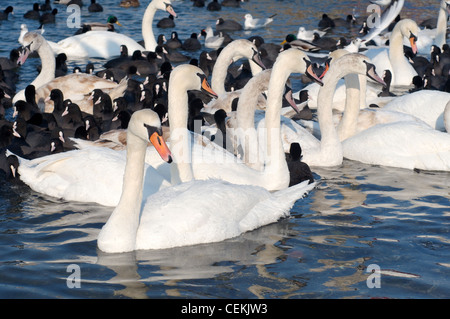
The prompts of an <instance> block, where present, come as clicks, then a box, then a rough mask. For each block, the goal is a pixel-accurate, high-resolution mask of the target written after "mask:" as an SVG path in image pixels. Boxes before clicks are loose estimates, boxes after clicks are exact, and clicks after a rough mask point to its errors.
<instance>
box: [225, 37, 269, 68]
mask: <svg viewBox="0 0 450 319" xmlns="http://www.w3.org/2000/svg"><path fill="white" fill-rule="evenodd" d="M228 46H229V47H228ZM225 48H226V49H227V50H231V49H233V50H235V54H234V56H233V59H232V62H236V61H238V60H239V59H242V58H246V59H248V60H251V61H253V62H254V63H256V64H257V65H259V66H260V67H261V68H262V69H263V70H265V69H266V66H265V65H264V63H263V62H262V59H261V54H260V52H259V50H258V48H257V47H256V45H255V44H254V43H253V42H252V41H249V40H246V39H238V40H234V41H233V42H231V43H230V44H228V45H227V46H226V47H225Z"/></svg>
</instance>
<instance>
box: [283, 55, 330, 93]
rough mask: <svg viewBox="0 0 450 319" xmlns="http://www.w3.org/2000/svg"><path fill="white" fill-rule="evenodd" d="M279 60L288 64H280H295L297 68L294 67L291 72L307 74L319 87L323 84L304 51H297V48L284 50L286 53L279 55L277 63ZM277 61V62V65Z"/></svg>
mask: <svg viewBox="0 0 450 319" xmlns="http://www.w3.org/2000/svg"><path fill="white" fill-rule="evenodd" d="M278 60H280V61H287V62H278V63H289V64H291V63H295V66H294V67H293V69H292V71H291V72H293V73H302V74H305V75H306V76H307V77H309V78H310V79H312V80H313V81H315V82H317V83H318V84H319V85H322V84H323V83H322V80H321V79H320V78H319V76H318V75H317V74H316V73H315V72H314V67H313V64H312V63H311V61H310V60H309V57H308V56H307V55H306V53H305V52H303V51H302V50H300V49H297V48H290V49H287V50H284V51H282V52H280V54H279V55H278V57H277V61H278ZM277 61H275V63H276V62H277Z"/></svg>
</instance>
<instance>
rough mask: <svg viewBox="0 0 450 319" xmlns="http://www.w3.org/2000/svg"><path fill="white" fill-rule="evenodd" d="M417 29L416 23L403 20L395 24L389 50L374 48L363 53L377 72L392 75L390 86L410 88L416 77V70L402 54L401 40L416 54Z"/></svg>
mask: <svg viewBox="0 0 450 319" xmlns="http://www.w3.org/2000/svg"><path fill="white" fill-rule="evenodd" d="M418 33H419V27H418V26H417V23H416V22H414V21H413V20H410V19H403V20H400V21H399V22H397V24H396V25H395V27H394V29H393V30H392V33H391V35H390V37H389V49H388V50H387V49H386V48H375V49H369V50H367V51H366V52H364V54H365V55H367V56H368V57H369V58H370V60H371V61H372V63H373V64H374V65H375V66H376V68H377V70H380V71H384V70H389V71H391V73H392V82H391V85H392V86H410V85H412V79H413V77H414V76H416V75H417V72H416V70H414V68H413V67H412V65H411V64H410V63H409V62H408V59H407V58H406V57H405V55H404V53H403V38H404V37H405V38H407V39H408V40H409V42H410V45H411V49H412V51H413V53H414V54H416V53H417V45H416V41H417V37H418Z"/></svg>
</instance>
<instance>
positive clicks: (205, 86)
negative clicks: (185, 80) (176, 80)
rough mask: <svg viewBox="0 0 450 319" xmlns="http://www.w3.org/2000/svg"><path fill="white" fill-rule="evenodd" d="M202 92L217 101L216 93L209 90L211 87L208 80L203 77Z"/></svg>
mask: <svg viewBox="0 0 450 319" xmlns="http://www.w3.org/2000/svg"><path fill="white" fill-rule="evenodd" d="M202 91H203V92H205V93H206V94H208V95H209V96H211V97H213V98H215V99H217V93H216V92H214V91H213V90H212V89H211V86H210V85H209V83H208V80H206V77H203V79H202Z"/></svg>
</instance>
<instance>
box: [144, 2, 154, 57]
mask: <svg viewBox="0 0 450 319" xmlns="http://www.w3.org/2000/svg"><path fill="white" fill-rule="evenodd" d="M156 10H157V9H156V7H155V6H154V5H153V3H152V2H150V4H149V5H148V6H147V9H145V12H144V17H143V18H142V38H143V39H144V44H145V45H144V46H145V49H146V50H148V51H152V52H154V51H155V48H156V46H157V43H156V40H155V36H154V34H153V18H154V16H155V12H156Z"/></svg>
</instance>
